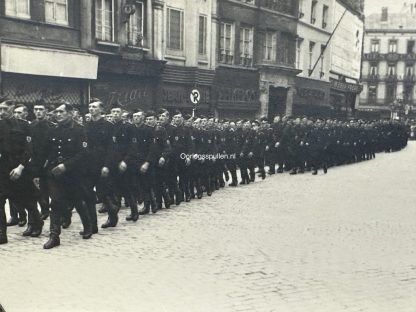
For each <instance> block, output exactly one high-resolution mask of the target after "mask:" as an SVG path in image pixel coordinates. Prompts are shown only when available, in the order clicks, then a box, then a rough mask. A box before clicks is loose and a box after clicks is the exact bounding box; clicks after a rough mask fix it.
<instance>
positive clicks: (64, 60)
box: [1, 43, 98, 79]
mask: <svg viewBox="0 0 416 312" xmlns="http://www.w3.org/2000/svg"><path fill="white" fill-rule="evenodd" d="M97 67H98V56H96V55H93V54H88V53H81V52H72V51H64V50H58V49H47V48H38V47H32V46H21V45H14V44H5V43H2V44H1V71H3V72H9V73H17V74H28V75H39V76H52V77H66V78H80V79H97Z"/></svg>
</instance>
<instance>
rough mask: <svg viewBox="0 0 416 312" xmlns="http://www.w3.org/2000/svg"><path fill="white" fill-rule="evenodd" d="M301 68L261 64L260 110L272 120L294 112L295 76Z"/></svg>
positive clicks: (261, 114) (260, 113)
mask: <svg viewBox="0 0 416 312" xmlns="http://www.w3.org/2000/svg"><path fill="white" fill-rule="evenodd" d="M298 73H299V70H297V69H294V68H291V67H286V66H280V65H261V66H260V103H261V104H260V105H261V108H260V111H259V113H258V116H267V117H268V118H269V120H272V119H273V118H274V117H275V116H276V115H279V116H284V115H288V116H291V115H292V114H293V96H294V92H295V77H296V75H297V74H298Z"/></svg>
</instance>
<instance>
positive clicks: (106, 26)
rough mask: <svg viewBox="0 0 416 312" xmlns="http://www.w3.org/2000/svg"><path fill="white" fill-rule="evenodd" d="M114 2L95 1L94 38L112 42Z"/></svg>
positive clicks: (106, 0) (112, 0) (109, 0)
mask: <svg viewBox="0 0 416 312" xmlns="http://www.w3.org/2000/svg"><path fill="white" fill-rule="evenodd" d="M113 25H114V0H96V1H95V37H96V38H97V39H99V40H103V41H114V28H113V27H114V26H113Z"/></svg>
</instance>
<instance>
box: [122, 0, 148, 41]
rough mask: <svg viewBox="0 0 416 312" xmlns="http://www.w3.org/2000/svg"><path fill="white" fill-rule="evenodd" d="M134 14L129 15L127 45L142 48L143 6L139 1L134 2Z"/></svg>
mask: <svg viewBox="0 0 416 312" xmlns="http://www.w3.org/2000/svg"><path fill="white" fill-rule="evenodd" d="M134 7H135V12H134V14H132V15H130V17H129V21H128V23H127V24H126V27H127V40H128V44H129V45H132V46H139V47H141V46H143V38H144V31H143V30H144V5H143V2H141V1H135V2H134Z"/></svg>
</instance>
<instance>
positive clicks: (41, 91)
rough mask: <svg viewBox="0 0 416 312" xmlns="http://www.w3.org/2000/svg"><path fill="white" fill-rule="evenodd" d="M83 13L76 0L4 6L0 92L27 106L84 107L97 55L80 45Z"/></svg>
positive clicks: (0, 12)
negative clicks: (39, 103)
mask: <svg viewBox="0 0 416 312" xmlns="http://www.w3.org/2000/svg"><path fill="white" fill-rule="evenodd" d="M80 11H81V7H80V3H79V2H78V1H74V0H47V1H29V0H28V1H17V0H6V1H1V2H0V50H1V51H0V63H1V68H0V94H2V95H6V96H8V97H10V98H12V99H15V100H18V101H19V102H21V103H25V104H27V105H29V106H30V105H33V104H34V103H36V102H37V101H40V100H42V101H44V102H46V103H51V104H52V103H57V102H58V101H61V100H65V101H67V102H69V103H72V104H74V105H82V104H85V103H86V101H87V100H88V90H89V85H90V83H91V81H93V80H94V79H96V78H97V64H98V57H97V56H96V55H94V54H93V53H90V52H88V51H87V50H86V49H84V48H83V47H82V45H81V27H82V21H81V19H80ZM73 64H76V65H77V66H73Z"/></svg>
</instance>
